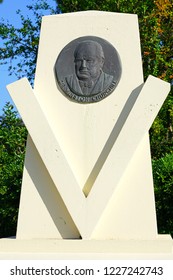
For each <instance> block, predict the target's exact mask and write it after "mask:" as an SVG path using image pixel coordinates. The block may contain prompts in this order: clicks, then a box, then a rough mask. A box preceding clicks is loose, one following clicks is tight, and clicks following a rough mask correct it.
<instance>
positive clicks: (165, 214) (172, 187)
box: [153, 154, 173, 236]
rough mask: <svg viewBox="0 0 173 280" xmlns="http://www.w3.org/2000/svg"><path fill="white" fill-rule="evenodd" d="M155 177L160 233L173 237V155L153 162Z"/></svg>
mask: <svg viewBox="0 0 173 280" xmlns="http://www.w3.org/2000/svg"><path fill="white" fill-rule="evenodd" d="M153 177H154V186H155V199H156V212H157V222H158V229H159V233H170V234H171V235H172V236H173V154H167V155H166V156H165V157H162V158H160V159H158V160H153Z"/></svg>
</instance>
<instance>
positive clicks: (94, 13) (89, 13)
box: [43, 10, 138, 19]
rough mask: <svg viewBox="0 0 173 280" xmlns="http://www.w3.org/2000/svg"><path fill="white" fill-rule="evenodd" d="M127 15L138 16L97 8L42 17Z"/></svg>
mask: <svg viewBox="0 0 173 280" xmlns="http://www.w3.org/2000/svg"><path fill="white" fill-rule="evenodd" d="M98 15H102V16H115V15H116V16H128V17H131V18H132V17H135V18H136V17H138V15H137V14H130V13H118V12H108V11H97V10H88V11H78V12H71V13H62V14H55V15H46V16H43V19H48V18H55V17H57V18H60V17H61V18H63V17H69V16H71V17H73V16H98Z"/></svg>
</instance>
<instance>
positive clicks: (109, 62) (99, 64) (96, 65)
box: [55, 36, 121, 103]
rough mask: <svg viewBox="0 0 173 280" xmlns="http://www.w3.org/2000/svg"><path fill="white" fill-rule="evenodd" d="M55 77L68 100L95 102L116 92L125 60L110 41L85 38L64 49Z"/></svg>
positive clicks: (76, 40) (78, 39)
mask: <svg viewBox="0 0 173 280" xmlns="http://www.w3.org/2000/svg"><path fill="white" fill-rule="evenodd" d="M55 74H56V79H57V82H58V85H59V87H60V88H61V90H62V91H63V94H64V95H65V96H66V97H68V98H69V99H71V100H73V101H75V102H79V103H93V102H98V101H101V100H102V99H104V98H105V97H107V96H108V95H110V94H111V93H112V92H113V91H114V89H115V88H116V86H117V84H118V82H119V80H120V77H121V61H120V58H119V55H118V52H117V51H116V49H115V48H114V47H113V46H112V45H111V44H110V43H109V42H108V41H106V40H104V39H102V38H99V37H95V36H84V37H80V38H77V39H75V40H73V41H71V42H70V43H69V44H68V45H66V46H65V47H64V48H63V49H62V51H61V52H60V54H59V56H58V58H57V60H56V63H55Z"/></svg>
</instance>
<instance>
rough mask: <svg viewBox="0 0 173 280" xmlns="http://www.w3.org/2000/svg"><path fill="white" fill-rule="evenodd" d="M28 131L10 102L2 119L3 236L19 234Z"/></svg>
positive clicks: (0, 200) (0, 191) (0, 223)
mask: <svg viewBox="0 0 173 280" xmlns="http://www.w3.org/2000/svg"><path fill="white" fill-rule="evenodd" d="M26 136H27V131H26V128H25V126H24V125H23V123H22V121H21V119H20V118H19V117H18V115H17V112H15V111H14V109H13V107H12V106H11V105H10V104H9V103H7V104H6V106H5V107H4V109H3V115H2V116H1V117H0V237H3V236H8V235H9V234H10V235H15V231H16V223H17V214H18V206H19V196H20V186H21V178H22V169H23V162H24V153H25V142H26Z"/></svg>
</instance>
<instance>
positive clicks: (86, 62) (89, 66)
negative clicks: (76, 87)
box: [75, 42, 104, 81]
mask: <svg viewBox="0 0 173 280" xmlns="http://www.w3.org/2000/svg"><path fill="white" fill-rule="evenodd" d="M103 61H104V59H103V58H102V57H101V53H100V50H99V49H98V47H97V46H96V45H95V44H94V43H92V42H89V43H88V42H87V43H81V44H80V46H79V47H78V49H77V50H76V54H75V71H76V75H77V77H78V79H79V80H84V81H85V80H96V79H97V78H98V77H99V76H100V73H101V70H102V67H103Z"/></svg>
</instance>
